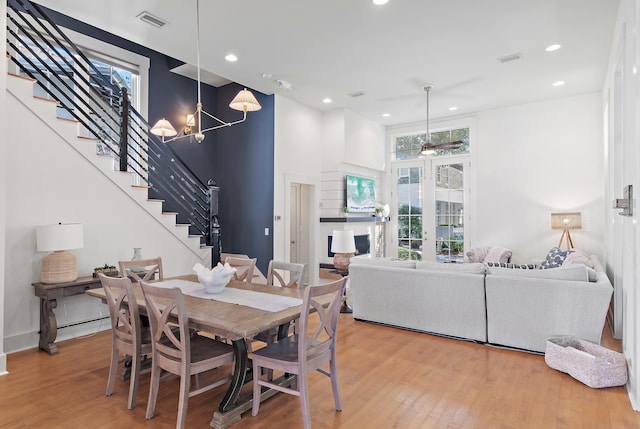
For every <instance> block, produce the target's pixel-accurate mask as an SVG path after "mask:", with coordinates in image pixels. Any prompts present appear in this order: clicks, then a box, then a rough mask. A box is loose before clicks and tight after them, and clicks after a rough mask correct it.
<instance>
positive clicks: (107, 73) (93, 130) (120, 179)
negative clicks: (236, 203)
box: [6, 0, 219, 265]
mask: <svg viewBox="0 0 640 429" xmlns="http://www.w3.org/2000/svg"><path fill="white" fill-rule="evenodd" d="M6 30H7V56H6V60H7V62H8V67H7V70H8V71H9V76H8V78H7V93H8V94H9V96H10V97H13V98H14V99H15V100H16V101H17V102H19V103H20V104H21V105H23V106H24V107H25V108H26V109H27V110H29V111H30V112H32V113H33V114H34V116H35V118H37V120H39V121H41V122H42V124H44V125H45V127H46V128H48V129H49V130H51V131H52V132H53V133H55V135H57V136H58V137H60V138H61V139H62V140H63V141H64V142H66V143H67V144H68V145H69V146H70V147H71V148H73V150H74V151H76V152H77V153H78V154H80V155H81V156H82V158H84V159H86V160H87V161H88V162H89V163H91V165H92V166H93V167H95V169H96V172H98V173H99V174H102V175H103V176H104V177H106V178H108V179H109V181H110V182H111V183H112V184H113V185H114V186H116V187H117V188H118V189H119V190H120V191H122V192H123V193H124V194H125V195H126V196H127V197H128V198H129V199H130V200H131V201H132V202H134V203H135V204H136V205H138V206H139V207H141V208H143V209H144V211H145V212H146V213H147V214H148V215H149V217H150V218H152V219H153V221H155V222H157V223H159V224H160V225H162V227H163V228H164V229H165V230H166V231H167V232H168V233H170V234H171V235H173V236H174V237H175V238H177V239H178V240H179V241H180V243H182V245H184V247H185V248H186V249H189V251H190V252H191V253H193V254H194V255H196V256H197V257H198V258H199V259H200V260H202V261H203V263H204V264H205V265H209V262H211V260H212V255H213V256H215V255H218V253H219V244H218V245H217V247H216V249H217V250H216V249H212V247H211V246H208V244H215V241H216V240H215V238H216V230H215V229H214V228H213V225H212V221H211V215H210V214H211V213H212V207H211V205H212V204H217V199H215V198H213V197H212V195H213V194H214V193H215V192H217V188H216V187H215V186H212V185H205V184H204V183H202V181H201V180H200V179H199V178H198V177H197V176H196V175H195V174H194V173H193V172H192V171H191V170H190V169H189V167H188V166H187V165H185V164H184V163H183V162H182V161H181V160H180V158H179V157H178V156H177V154H176V153H175V152H173V150H172V149H171V147H170V146H168V145H166V144H163V142H162V141H161V140H160V139H159V138H158V136H155V135H153V134H152V133H151V131H150V129H151V127H150V125H149V124H148V122H147V121H146V118H143V117H142V115H141V114H140V113H139V112H137V111H136V110H135V109H134V108H133V107H132V106H131V104H130V101H129V95H128V89H127V84H126V81H125V79H123V78H122V77H121V76H120V75H118V73H117V72H115V71H114V70H112V69H109V68H108V67H107V69H106V70H105V68H104V67H103V66H104V65H101V64H100V63H99V62H96V61H95V60H90V59H89V58H87V56H86V55H85V54H84V53H83V52H82V51H81V50H80V49H78V47H76V46H75V45H74V43H73V42H72V41H71V40H70V39H69V38H68V37H67V36H66V35H65V34H64V33H63V32H62V30H61V29H60V28H59V27H58V26H56V24H55V23H54V22H52V21H51V19H50V18H49V17H48V16H46V14H45V13H44V11H43V10H42V8H40V6H38V5H37V4H35V3H31V2H30V1H29V0H8V3H7V28H6ZM36 89H37V90H38V92H36V91H35V90H36ZM34 94H39V95H41V94H42V95H43V96H44V97H45V98H42V97H40V96H34ZM60 115H62V116H64V117H60ZM97 146H100V147H101V148H103V149H105V150H103V151H100V153H103V152H104V153H109V154H110V155H102V154H98V150H97ZM149 191H151V192H152V195H154V196H160V198H163V199H164V200H162V199H149ZM165 200H166V204H165ZM163 206H165V207H170V208H171V210H172V211H171V212H163ZM173 210H176V211H173ZM178 222H179V223H178ZM212 250H213V251H212Z"/></svg>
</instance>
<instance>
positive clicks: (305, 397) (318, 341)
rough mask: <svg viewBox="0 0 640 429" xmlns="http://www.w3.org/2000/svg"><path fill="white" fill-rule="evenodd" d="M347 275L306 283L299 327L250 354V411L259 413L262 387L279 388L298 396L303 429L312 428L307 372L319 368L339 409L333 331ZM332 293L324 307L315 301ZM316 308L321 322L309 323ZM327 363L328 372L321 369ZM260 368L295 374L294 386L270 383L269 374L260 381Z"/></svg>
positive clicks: (338, 314) (334, 333)
mask: <svg viewBox="0 0 640 429" xmlns="http://www.w3.org/2000/svg"><path fill="white" fill-rule="evenodd" d="M346 281H347V277H344V278H342V279H340V280H337V281H335V282H333V283H327V284H324V285H318V286H308V287H307V288H305V290H304V299H303V303H302V314H301V316H300V329H299V332H298V333H297V334H295V335H292V336H289V337H286V338H283V339H282V340H278V341H276V342H275V343H273V344H270V345H268V346H266V347H264V348H262V349H259V350H256V351H254V352H253V353H252V356H251V358H252V360H253V377H254V378H253V406H252V410H251V414H252V415H253V416H255V415H257V414H258V409H259V407H260V394H261V386H264V387H268V388H272V389H276V390H279V391H281V392H285V393H289V394H292V395H296V396H299V397H300V402H301V407H302V418H303V421H304V428H305V429H311V417H310V414H309V393H308V387H307V384H308V383H307V373H308V372H310V371H314V370H315V371H318V372H320V373H322V374H324V375H326V376H328V377H330V378H331V389H332V391H333V400H334V403H335V406H336V410H341V409H342V403H341V401H340V392H339V390H338V374H337V365H336V334H337V329H338V317H339V316H340V304H341V303H342V295H343V293H344V287H345V284H346ZM327 294H333V299H332V300H331V304H330V305H329V306H328V307H327V308H324V307H323V306H322V305H321V304H319V303H318V302H317V301H316V299H315V298H316V297H318V296H322V295H327ZM312 310H315V312H316V314H317V315H318V316H319V318H320V323H319V324H317V326H316V325H315V323H313V324H311V325H312V326H310V325H309V313H311V311H312ZM327 363H328V364H329V372H327V371H325V370H323V369H322V367H323V366H324V365H325V364H327ZM262 368H266V369H271V370H275V371H282V372H283V373H287V374H295V375H297V378H298V379H297V382H296V385H297V389H295V388H288V387H282V386H280V385H278V384H276V383H273V382H271V379H270V377H268V379H267V380H263V379H262V378H261V377H260V376H259V374H261V371H262Z"/></svg>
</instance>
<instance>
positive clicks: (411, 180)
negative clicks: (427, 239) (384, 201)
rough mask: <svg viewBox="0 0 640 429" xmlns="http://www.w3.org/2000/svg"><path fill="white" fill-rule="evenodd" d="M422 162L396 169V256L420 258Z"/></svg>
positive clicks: (421, 246) (421, 245)
mask: <svg viewBox="0 0 640 429" xmlns="http://www.w3.org/2000/svg"><path fill="white" fill-rule="evenodd" d="M423 170H424V168H423V162H419V163H412V164H403V165H402V167H399V168H397V169H396V191H397V194H396V195H397V207H396V209H397V216H398V237H397V238H398V258H400V259H413V260H421V259H422V248H423V244H422V238H423V228H422V226H423V218H422V216H423V188H424V179H423V176H424V175H423Z"/></svg>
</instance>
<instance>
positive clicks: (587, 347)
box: [544, 336, 627, 389]
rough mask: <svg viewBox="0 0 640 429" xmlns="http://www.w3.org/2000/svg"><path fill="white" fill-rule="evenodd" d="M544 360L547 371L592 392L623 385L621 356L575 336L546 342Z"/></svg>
mask: <svg viewBox="0 0 640 429" xmlns="http://www.w3.org/2000/svg"><path fill="white" fill-rule="evenodd" d="M544 360H545V362H546V363H547V365H549V366H550V367H551V368H553V369H556V370H558V371H562V372H565V373H567V374H569V375H570V376H572V377H573V378H575V379H576V380H578V381H581V382H582V383H584V384H586V385H587V386H589V387H593V388H596V389H599V388H602V387H612V386H622V385H623V384H625V383H626V382H627V362H626V360H625V358H624V355H623V354H622V353H618V352H615V351H613V350H609V349H607V348H605V347H602V346H599V345H597V344H593V343H590V342H588V341H584V340H581V339H579V338H576V337H568V336H565V337H554V338H550V339H548V340H547V347H546V351H545V355H544Z"/></svg>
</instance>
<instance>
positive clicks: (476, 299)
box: [349, 255, 613, 352]
mask: <svg viewBox="0 0 640 429" xmlns="http://www.w3.org/2000/svg"><path fill="white" fill-rule="evenodd" d="M591 260H592V261H593V264H594V267H595V270H591V269H590V268H587V267H586V266H584V265H582V264H577V265H574V266H570V267H562V268H554V269H547V270H521V269H513V268H495V267H491V268H488V267H486V266H485V265H484V264H480V263H464V264H437V263H435V262H417V263H416V262H414V261H397V260H391V259H388V258H387V259H385V258H369V257H367V256H366V255H365V256H359V257H355V258H352V263H351V265H350V267H349V279H350V280H349V287H350V289H351V293H352V297H353V298H352V307H353V317H354V318H355V319H357V320H364V321H371V322H376V323H383V324H387V325H392V326H397V327H401V328H407V329H413V330H418V331H424V332H429V333H434V334H439V335H447V336H453V337H458V338H463V339H469V340H475V341H480V342H487V343H491V344H496V345H502V346H508V347H514V348H518V349H524V350H531V351H536V352H544V350H545V347H546V340H547V338H550V337H552V336H556V335H573V336H576V337H579V338H582V339H585V340H588V341H591V342H594V343H598V344H599V343H600V338H601V334H602V329H603V326H604V321H605V317H606V312H607V308H608V306H609V301H610V299H611V294H612V292H613V288H612V287H611V283H610V282H609V280H608V278H607V276H606V274H605V273H604V272H603V271H602V267H601V266H600V264H599V262H598V261H597V259H596V258H595V257H594V256H592V257H591ZM589 278H590V279H591V281H590V280H589Z"/></svg>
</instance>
